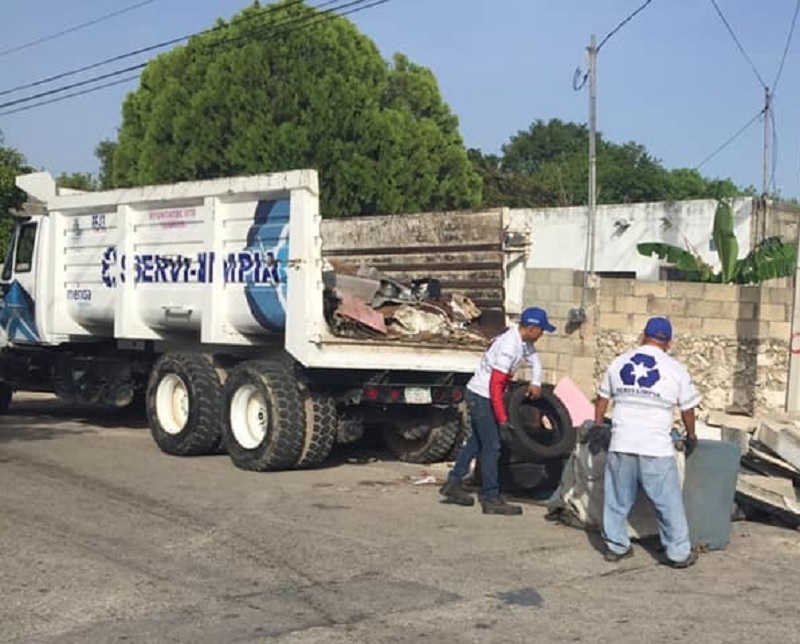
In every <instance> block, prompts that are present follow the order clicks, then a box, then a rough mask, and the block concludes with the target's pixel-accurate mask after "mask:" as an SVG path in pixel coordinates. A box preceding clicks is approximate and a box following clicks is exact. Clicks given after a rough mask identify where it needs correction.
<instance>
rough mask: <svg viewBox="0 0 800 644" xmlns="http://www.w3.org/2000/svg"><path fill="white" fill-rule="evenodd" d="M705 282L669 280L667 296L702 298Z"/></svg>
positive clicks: (704, 293)
mask: <svg viewBox="0 0 800 644" xmlns="http://www.w3.org/2000/svg"><path fill="white" fill-rule="evenodd" d="M705 289H706V287H705V284H701V283H699V282H670V283H669V296H670V297H672V298H676V297H685V298H688V299H695V300H702V299H704V298H705V295H706V290H705Z"/></svg>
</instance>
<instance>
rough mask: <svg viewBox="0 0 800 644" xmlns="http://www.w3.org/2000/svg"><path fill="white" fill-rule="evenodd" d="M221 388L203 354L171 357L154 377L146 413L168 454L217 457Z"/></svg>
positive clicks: (163, 360)
mask: <svg viewBox="0 0 800 644" xmlns="http://www.w3.org/2000/svg"><path fill="white" fill-rule="evenodd" d="M220 392H221V385H220V381H219V374H218V373H217V371H216V369H214V366H213V365H212V364H211V361H210V360H209V359H208V358H207V357H206V356H203V355H201V354H180V353H168V354H166V355H164V356H162V357H161V359H160V360H159V361H158V362H157V363H156V364H155V366H154V367H153V370H152V371H151V373H150V381H149V383H148V386H147V400H146V411H147V420H148V423H149V425H150V433H151V434H152V435H153V440H155V442H156V444H157V445H158V446H159V447H160V448H161V450H162V451H163V452H165V453H167V454H172V455H174V456H197V455H200V454H211V453H215V452H216V450H217V448H218V446H219V443H220V431H219V414H220V411H219V410H220Z"/></svg>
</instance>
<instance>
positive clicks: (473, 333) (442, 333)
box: [322, 260, 487, 346]
mask: <svg viewBox="0 0 800 644" xmlns="http://www.w3.org/2000/svg"><path fill="white" fill-rule="evenodd" d="M322 281H323V285H324V288H325V295H324V297H325V317H326V319H327V321H328V325H329V327H330V329H331V332H332V333H333V334H334V335H338V336H342V337H349V338H365V339H366V338H383V339H388V340H396V341H416V342H447V343H451V344H463V345H476V346H483V345H485V344H486V341H487V336H486V335H485V334H484V333H483V332H482V331H481V327H480V318H481V316H482V311H481V310H480V309H479V308H478V307H477V306H476V305H475V303H474V302H473V301H472V300H470V299H469V298H468V297H466V296H465V295H462V294H460V293H449V294H445V293H442V289H441V283H440V282H439V280H437V279H434V278H430V277H426V278H422V279H417V280H413V281H411V283H410V284H404V283H402V282H398V281H396V280H394V279H392V278H390V277H388V276H386V275H384V274H382V273H381V272H380V271H378V270H377V269H376V268H374V267H370V266H361V267H359V268H356V267H354V266H352V265H350V264H346V263H344V262H339V261H335V260H328V261H326V266H325V268H324V270H323V273H322Z"/></svg>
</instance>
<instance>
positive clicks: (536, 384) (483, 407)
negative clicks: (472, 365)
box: [440, 306, 556, 515]
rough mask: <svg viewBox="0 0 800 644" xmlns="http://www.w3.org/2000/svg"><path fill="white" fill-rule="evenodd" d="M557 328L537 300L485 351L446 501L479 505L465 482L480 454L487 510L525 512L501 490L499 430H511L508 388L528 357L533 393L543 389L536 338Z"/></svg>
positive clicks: (470, 391)
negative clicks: (465, 438)
mask: <svg viewBox="0 0 800 644" xmlns="http://www.w3.org/2000/svg"><path fill="white" fill-rule="evenodd" d="M555 330H556V327H554V326H553V325H552V324H550V321H549V320H548V319H547V311H545V310H544V309H541V308H539V307H536V306H532V307H530V308H527V309H525V310H524V311H523V312H522V315H521V316H520V320H519V324H518V325H515V326H512V327H509V328H508V329H506V330H505V331H504V332H503V333H501V334H500V335H498V336H497V337H496V338H495V339H494V340H493V341H492V343H491V345H489V348H488V349H486V351H485V352H484V354H483V358H482V359H481V362H480V365H478V369H477V371H476V372H475V374H474V375H473V376H472V378H471V379H470V381H469V382H468V383H467V404H468V405H469V411H470V419H471V420H472V434H471V435H470V437H469V440H468V441H467V444H466V445H464V447H463V449H462V450H461V453H460V454H459V456H458V459H457V460H456V463H455V466H454V467H453V469H452V470H451V471H450V474H449V476H448V478H447V482H446V483H445V484H444V486H443V487H442V489H441V490H440V493H441V495H442V496H443V497H444V501H445V502H447V503H455V504H457V505H466V506H470V505H474V503H475V499H473V498H472V495H471V494H469V493H468V492H467V491H466V490H465V489H464V488H463V486H462V481H463V480H464V477H466V475H467V474H468V473H469V467H470V464H471V463H472V460H473V459H475V458H476V457H477V456H478V455H480V457H481V474H482V478H483V490H482V494H481V504H482V506H483V513H484V514H505V515H518V514H522V508H521V507H519V506H518V505H511V504H510V503H506V502H505V501H504V500H503V499H502V497H501V496H500V483H499V476H498V463H499V459H500V436H501V433H502V434H506V433H510V428H509V427H508V425H509V421H508V410H507V409H506V404H505V398H504V394H505V390H506V387H507V386H508V384H509V382H511V379H512V378H513V376H514V374H515V372H516V371H517V369H519V366H520V365H521V364H522V362H523V361H525V362H527V363H528V365H529V366H530V368H531V382H530V386H529V388H528V395H529V396H530V397H532V398H538V397H539V396H541V394H542V380H541V379H542V363H541V361H540V360H539V355H538V354H537V353H536V349H535V347H534V344H535V343H536V341H537V340H538V339H539V338H541V337H542V335H543V334H544V332H545V331H547V332H548V333H552V332H553V331H555Z"/></svg>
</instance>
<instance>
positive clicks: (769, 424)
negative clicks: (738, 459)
mask: <svg viewBox="0 0 800 644" xmlns="http://www.w3.org/2000/svg"><path fill="white" fill-rule="evenodd" d="M754 438H755V439H756V440H757V441H758V442H760V443H762V444H763V445H765V446H766V447H768V448H769V449H770V450H771V451H772V452H774V453H775V454H777V455H778V456H780V457H781V458H782V459H783V460H785V461H786V462H787V463H790V464H791V465H793V466H794V467H796V468H800V429H798V428H796V427H795V426H794V424H788V423H781V422H775V421H772V420H769V419H767V420H762V421H761V423H760V424H759V426H758V429H757V430H756V433H755V436H754Z"/></svg>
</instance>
